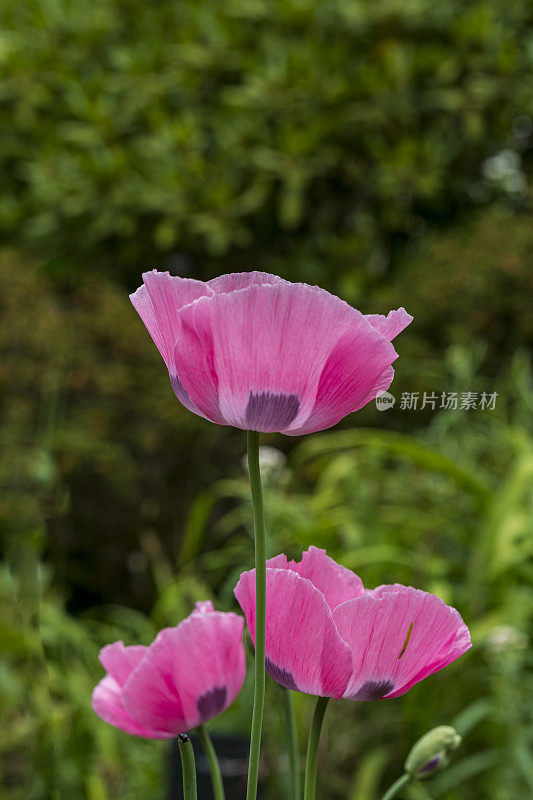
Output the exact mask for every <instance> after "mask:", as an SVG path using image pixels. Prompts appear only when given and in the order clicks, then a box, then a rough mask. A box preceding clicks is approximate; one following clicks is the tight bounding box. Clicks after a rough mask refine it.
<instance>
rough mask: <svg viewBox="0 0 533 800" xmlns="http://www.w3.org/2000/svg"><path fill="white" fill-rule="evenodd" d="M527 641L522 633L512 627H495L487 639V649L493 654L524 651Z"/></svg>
mask: <svg viewBox="0 0 533 800" xmlns="http://www.w3.org/2000/svg"><path fill="white" fill-rule="evenodd" d="M527 643H528V639H527V636H526V634H525V633H524V632H523V631H519V630H518V628H514V627H513V626H512V625H497V626H496V627H495V628H493V629H492V631H491V632H490V634H489V636H488V637H487V647H488V648H489V650H491V652H493V653H503V652H505V651H508V650H525V648H526V647H527Z"/></svg>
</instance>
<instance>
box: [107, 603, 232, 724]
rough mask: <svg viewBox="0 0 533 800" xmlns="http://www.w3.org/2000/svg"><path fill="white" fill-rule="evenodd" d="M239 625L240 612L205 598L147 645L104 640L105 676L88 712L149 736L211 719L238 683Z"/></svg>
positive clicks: (221, 707)
mask: <svg viewBox="0 0 533 800" xmlns="http://www.w3.org/2000/svg"><path fill="white" fill-rule="evenodd" d="M243 629H244V620H243V618H242V617H240V616H239V615H238V614H233V613H232V612H227V613H226V612H222V611H215V610H214V609H213V605H212V603H210V602H208V601H206V602H202V603H197V604H196V608H195V610H194V611H193V612H192V614H190V616H188V617H187V619H184V620H183V621H182V622H180V624H179V625H178V626H177V627H175V628H165V629H164V630H162V631H160V632H159V634H158V635H157V637H156V639H155V640H154V641H153V642H152V644H151V645H149V646H148V647H144V646H132V647H124V645H123V643H122V642H114V643H113V644H109V645H107V646H106V647H104V648H103V649H102V650H101V651H100V661H101V662H102V664H103V666H104V667H105V669H106V670H107V675H106V676H105V677H104V678H102V680H101V681H100V683H99V684H98V685H97V686H96V688H95V689H94V692H93V697H92V707H93V709H94V711H95V712H96V713H97V714H98V716H99V717H101V718H102V719H103V720H105V721H106V722H109V723H110V724H111V725H114V726H115V727H116V728H120V730H122V731H126V733H132V734H135V735H137V736H144V737H145V738H148V739H170V738H172V737H174V736H177V735H178V734H179V733H185V732H186V731H190V730H192V729H193V728H196V727H197V726H198V725H201V724H202V723H204V722H207V721H208V720H210V719H213V717H216V716H218V715H219V714H220V713H221V712H222V711H224V709H226V708H227V707H228V706H229V705H231V703H233V701H234V700H235V698H236V696H237V695H238V693H239V691H240V689H241V686H242V683H243V680H244V672H245V652H244V646H243V643H242V634H243Z"/></svg>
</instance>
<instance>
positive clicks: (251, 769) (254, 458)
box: [246, 431, 266, 800]
mask: <svg viewBox="0 0 533 800" xmlns="http://www.w3.org/2000/svg"><path fill="white" fill-rule="evenodd" d="M247 440H248V472H249V474H250V489H251V493H252V506H253V514H254V536H255V686H254V708H253V712H252V730H251V735H250V760H249V762H248V785H247V789H246V800H256V797H257V782H258V779H259V755H260V750H261V729H262V727H263V708H264V705H265V619H266V612H265V607H266V554H265V549H266V548H265V516H264V512H263V493H262V490H261V471H260V468H259V433H257V431H248V432H247Z"/></svg>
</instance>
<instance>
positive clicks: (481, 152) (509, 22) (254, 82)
mask: <svg viewBox="0 0 533 800" xmlns="http://www.w3.org/2000/svg"><path fill="white" fill-rule="evenodd" d="M0 22H1V29H2V35H1V39H0V79H1V89H0V125H1V126H2V130H3V136H2V141H1V144H0V168H1V170H2V185H1V188H0V200H1V204H0V208H1V212H0V231H2V232H3V233H4V235H5V236H6V237H8V239H9V240H10V241H11V242H12V243H13V244H16V245H17V246H19V245H21V244H22V245H24V246H30V247H32V248H34V249H37V250H38V252H43V251H44V252H46V253H49V254H50V255H54V254H57V255H61V256H64V255H71V256H74V257H75V258H76V259H77V260H80V261H82V262H83V263H89V262H92V263H95V262H96V263H100V264H101V265H102V266H103V267H104V268H106V269H107V270H109V271H111V272H113V273H115V274H121V275H123V276H124V275H125V276H128V277H129V278H130V279H131V278H132V276H133V275H136V274H137V273H138V272H139V270H140V269H141V268H144V267H145V266H146V265H148V264H150V265H153V264H154V262H156V263H159V264H161V263H170V264H176V265H177V266H178V267H180V268H181V269H186V270H187V269H191V263H192V264H194V269H195V271H196V272H200V273H205V272H211V271H212V265H213V263H214V261H215V260H216V263H217V267H220V266H221V263H222V264H223V265H226V266H227V265H229V264H231V265H233V266H234V267H242V268H245V269H247V268H249V266H250V260H251V259H255V261H256V263H259V262H260V265H261V267H262V268H263V269H268V268H270V267H273V271H278V270H277V269H276V267H275V265H276V264H279V262H280V260H281V261H282V262H283V260H286V259H287V258H290V259H291V265H292V266H291V277H292V278H302V279H305V280H306V281H308V282H312V283H314V282H317V283H328V284H329V286H330V288H334V286H335V278H336V275H337V273H339V272H340V273H343V272H345V271H346V270H351V269H353V265H354V264H358V265H360V266H361V265H364V267H365V269H367V270H369V271H370V272H371V273H372V272H375V271H378V272H379V271H380V270H383V268H384V267H385V266H386V265H387V264H388V263H389V261H390V258H391V256H392V255H393V254H394V245H395V244H396V243H398V242H401V241H404V240H405V238H406V237H412V236H413V235H414V236H416V235H418V234H419V233H420V232H421V230H423V228H424V225H425V224H426V223H428V222H429V223H433V222H435V221H437V220H438V221H439V223H441V222H443V221H445V220H450V219H453V218H455V217H456V215H457V213H458V212H459V211H461V210H464V209H467V208H468V207H470V206H472V205H473V204H474V205H475V204H476V203H478V202H486V201H487V200H490V199H492V198H493V197H494V196H499V195H502V196H505V197H508V198H509V199H510V201H511V203H514V204H518V205H520V204H521V203H522V202H523V200H524V193H525V182H524V176H523V172H522V171H521V165H520V161H521V156H522V153H527V152H530V147H531V120H530V119H529V117H528V115H531V113H532V112H533V96H532V93H531V91H530V88H531V87H530V82H529V76H530V74H531V68H532V52H533V51H532V49H531V6H530V4H529V3H528V2H527V0H511V2H508V3H505V4H503V5H502V4H501V3H500V2H497V0H476V2H473V3H468V4H465V3H464V2H462V0H448V2H447V3H445V4H442V3H441V4H435V3H429V2H427V0H402V2H398V0H373V2H371V3H370V2H368V0H308V1H305V0H304V1H303V2H302V0H298V2H297V1H296V0H294V1H293V0H291V1H290V2H287V0H279V2H277V1H276V2H273V1H272V0H228V2H224V3H221V2H218V0H209V1H208V2H203V3H196V2H175V0H161V1H160V2H158V3H157V5H156V6H154V5H153V4H150V3H146V2H144V0H129V1H128V2H124V0H115V2H113V3H110V2H107V0H93V2H87V0H44V2H43V0H27V2H25V3H20V2H18V0H4V2H3V3H2V9H1V11H0ZM500 151H503V152H504V156H503V159H502V156H501V155H500V156H498V154H499V153H500ZM505 153H507V157H506V156H505ZM509 154H510V155H509ZM494 157H499V158H500V161H499V162H498V161H494V160H493V162H492V167H491V166H490V164H489V169H485V172H484V171H483V167H484V164H486V160H487V159H488V158H492V159H494ZM506 158H507V161H506ZM509 159H510V163H508V162H509ZM513 159H514V160H513ZM217 271H228V270H227V269H218V270H217Z"/></svg>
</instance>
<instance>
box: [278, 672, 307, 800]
mask: <svg viewBox="0 0 533 800" xmlns="http://www.w3.org/2000/svg"><path fill="white" fill-rule="evenodd" d="M280 688H281V693H282V695H283V709H284V711H285V725H286V726H287V733H288V737H287V738H288V745H289V770H290V779H291V800H301V796H302V776H301V773H300V751H299V748H298V728H297V725H296V713H295V711H294V698H293V694H292V692H291V690H290V689H285V688H284V687H283V686H282V687H280Z"/></svg>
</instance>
